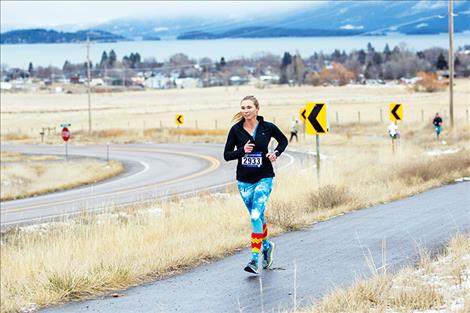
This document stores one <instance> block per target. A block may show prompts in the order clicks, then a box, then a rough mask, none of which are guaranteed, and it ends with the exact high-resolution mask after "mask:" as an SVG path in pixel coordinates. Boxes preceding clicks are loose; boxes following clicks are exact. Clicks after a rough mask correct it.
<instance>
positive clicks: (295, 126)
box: [289, 120, 299, 142]
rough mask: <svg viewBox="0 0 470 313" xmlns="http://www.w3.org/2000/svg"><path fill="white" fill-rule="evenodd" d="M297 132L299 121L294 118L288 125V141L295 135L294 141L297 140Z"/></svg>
mask: <svg viewBox="0 0 470 313" xmlns="http://www.w3.org/2000/svg"><path fill="white" fill-rule="evenodd" d="M298 132H299V121H298V120H295V121H292V124H291V126H290V139H289V142H291V141H292V138H294V137H295V141H296V142H299V137H297V133H298Z"/></svg>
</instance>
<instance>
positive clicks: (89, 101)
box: [86, 37, 91, 134]
mask: <svg viewBox="0 0 470 313" xmlns="http://www.w3.org/2000/svg"><path fill="white" fill-rule="evenodd" d="M86 70H87V77H88V79H87V86H88V132H89V133H90V134H91V89H90V80H91V77H90V76H91V74H90V38H89V37H87V38H86Z"/></svg>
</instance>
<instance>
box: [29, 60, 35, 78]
mask: <svg viewBox="0 0 470 313" xmlns="http://www.w3.org/2000/svg"><path fill="white" fill-rule="evenodd" d="M33 72H34V68H33V63H32V62H29V65H28V73H29V76H33Z"/></svg>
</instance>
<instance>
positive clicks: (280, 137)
mask: <svg viewBox="0 0 470 313" xmlns="http://www.w3.org/2000/svg"><path fill="white" fill-rule="evenodd" d="M273 138H274V139H276V141H277V143H278V144H277V147H276V149H274V151H276V155H277V156H280V155H281V153H282V152H284V150H286V147H287V142H288V141H287V137H286V136H285V135H284V134H283V133H282V131H281V130H280V129H279V128H278V127H277V126H276V125H274V124H273Z"/></svg>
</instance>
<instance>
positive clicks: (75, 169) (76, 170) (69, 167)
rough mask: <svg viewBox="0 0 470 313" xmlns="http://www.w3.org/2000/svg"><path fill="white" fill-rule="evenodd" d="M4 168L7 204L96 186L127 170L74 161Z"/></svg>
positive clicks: (3, 195) (3, 191)
mask: <svg viewBox="0 0 470 313" xmlns="http://www.w3.org/2000/svg"><path fill="white" fill-rule="evenodd" d="M18 158H20V159H22V160H25V159H24V157H21V156H19V157H18ZM26 160H29V159H28V158H26ZM1 169H2V175H1V187H2V188H1V200H2V201H6V200H13V199H20V198H25V197H31V196H37V195H41V194H45V193H50V192H54V191H59V190H65V189H70V188H73V187H77V186H81V185H85V184H90V183H96V182H98V181H100V180H103V179H106V178H109V177H112V176H115V175H117V174H119V173H121V172H122V171H123V169H124V168H123V165H122V163H121V162H118V161H110V162H103V161H98V160H73V161H54V162H47V161H46V162H44V161H43V162H40V161H39V162H38V161H36V162H19V163H18V162H15V163H11V164H7V165H2V167H1Z"/></svg>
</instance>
